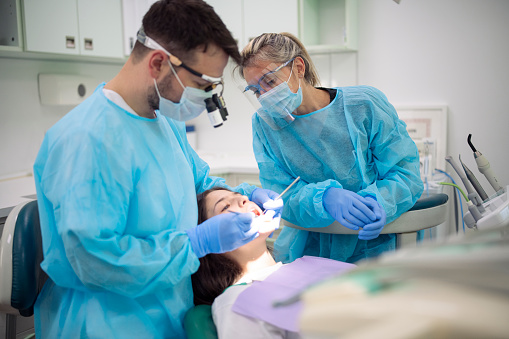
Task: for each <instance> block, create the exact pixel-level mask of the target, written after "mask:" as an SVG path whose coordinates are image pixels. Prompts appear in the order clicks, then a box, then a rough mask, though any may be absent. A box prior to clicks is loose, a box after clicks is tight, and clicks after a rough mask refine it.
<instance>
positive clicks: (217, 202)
mask: <svg viewBox="0 0 509 339" xmlns="http://www.w3.org/2000/svg"><path fill="white" fill-rule="evenodd" d="M225 198H226V197H222V198H221V199H219V200H218V201H216V203H215V204H214V207H212V210H215V209H216V206H217V204H219V203H220V202H221V201H223V200H224V199H225Z"/></svg>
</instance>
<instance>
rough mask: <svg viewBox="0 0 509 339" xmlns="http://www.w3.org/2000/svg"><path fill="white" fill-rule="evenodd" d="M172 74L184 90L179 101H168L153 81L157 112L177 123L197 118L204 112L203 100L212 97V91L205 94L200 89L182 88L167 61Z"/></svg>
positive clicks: (181, 84)
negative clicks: (157, 102) (157, 101)
mask: <svg viewBox="0 0 509 339" xmlns="http://www.w3.org/2000/svg"><path fill="white" fill-rule="evenodd" d="M168 64H169V65H170V67H171V70H172V72H173V74H175V77H177V80H178V82H179V83H180V86H182V88H183V89H184V92H183V93H182V97H181V98H180V101H179V102H177V103H175V102H173V101H171V100H169V99H166V98H163V97H162V96H161V93H159V88H157V83H156V79H154V85H155V87H156V92H157V95H158V96H159V112H160V113H161V114H162V115H164V116H166V117H168V118H171V119H174V120H178V121H188V120H191V119H194V118H196V117H197V116H199V115H200V114H201V113H202V112H203V111H205V99H208V98H211V97H212V94H213V93H212V91H210V92H205V91H204V90H202V89H198V88H193V87H187V86H184V84H183V83H182V81H180V78H179V77H178V75H177V73H176V72H175V70H174V69H173V66H172V65H171V63H170V62H169V61H168Z"/></svg>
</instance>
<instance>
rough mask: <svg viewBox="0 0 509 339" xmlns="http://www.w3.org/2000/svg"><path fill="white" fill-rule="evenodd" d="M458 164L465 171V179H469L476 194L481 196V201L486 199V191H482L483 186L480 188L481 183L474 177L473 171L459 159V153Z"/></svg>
mask: <svg viewBox="0 0 509 339" xmlns="http://www.w3.org/2000/svg"><path fill="white" fill-rule="evenodd" d="M459 159H460V164H461V166H463V170H464V171H465V174H466V175H467V179H468V180H469V181H470V183H471V184H472V186H473V187H474V189H475V190H476V192H477V194H479V196H480V197H481V199H482V200H483V201H486V200H488V195H487V194H486V191H484V188H482V186H481V184H480V183H479V181H478V180H477V178H476V177H475V175H474V173H472V171H471V170H470V169H469V168H468V167H467V166H466V165H465V164H464V163H463V161H461V155H460V156H459Z"/></svg>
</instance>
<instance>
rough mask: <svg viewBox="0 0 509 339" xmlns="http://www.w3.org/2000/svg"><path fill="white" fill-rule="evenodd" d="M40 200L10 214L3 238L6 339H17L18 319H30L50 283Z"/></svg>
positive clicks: (0, 287) (0, 300) (1, 294)
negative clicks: (45, 265)
mask: <svg viewBox="0 0 509 339" xmlns="http://www.w3.org/2000/svg"><path fill="white" fill-rule="evenodd" d="M42 259H43V254H42V239H41V228H40V224H39V211H38V209H37V200H32V201H28V202H23V203H21V204H19V205H17V206H16V207H14V209H13V210H12V211H11V212H10V213H9V215H8V216H7V220H6V221H5V225H4V229H3V232H2V237H1V238H0V313H6V328H5V338H6V339H14V338H16V318H17V316H23V317H30V316H32V315H33V314H34V304H35V301H36V299H37V296H38V295H39V292H40V291H41V289H42V286H43V285H44V283H45V282H46V279H47V275H46V273H45V272H44V271H43V270H42V269H41V267H40V263H41V261H42Z"/></svg>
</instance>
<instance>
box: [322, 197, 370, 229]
mask: <svg viewBox="0 0 509 339" xmlns="http://www.w3.org/2000/svg"><path fill="white" fill-rule="evenodd" d="M322 203H323V207H324V208H325V210H326V211H327V212H328V213H329V214H330V215H331V216H332V217H333V218H334V219H336V220H337V221H338V222H339V223H340V224H341V225H343V226H345V227H347V228H349V229H351V230H354V231H355V230H358V229H359V227H364V226H365V225H368V224H371V223H373V222H374V221H376V215H375V213H374V212H373V211H372V210H371V209H370V208H369V206H371V205H372V202H371V201H369V200H366V198H364V197H362V196H360V195H359V194H357V193H354V192H352V191H348V190H345V189H343V188H337V187H331V188H328V189H327V190H326V191H325V193H324V194H323V198H322ZM368 205H369V206H368Z"/></svg>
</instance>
